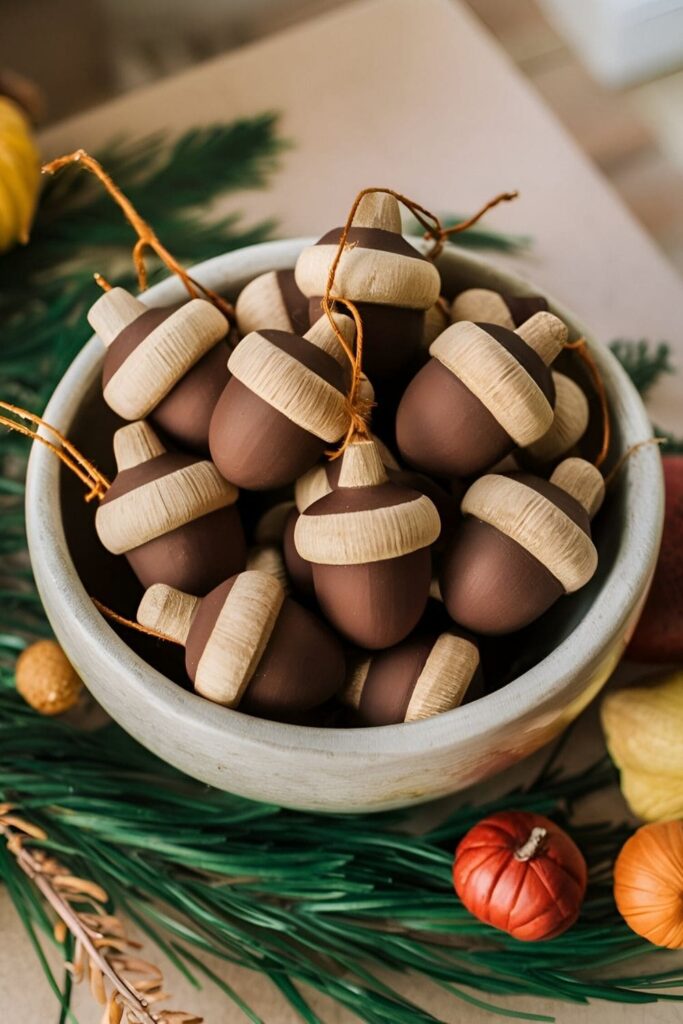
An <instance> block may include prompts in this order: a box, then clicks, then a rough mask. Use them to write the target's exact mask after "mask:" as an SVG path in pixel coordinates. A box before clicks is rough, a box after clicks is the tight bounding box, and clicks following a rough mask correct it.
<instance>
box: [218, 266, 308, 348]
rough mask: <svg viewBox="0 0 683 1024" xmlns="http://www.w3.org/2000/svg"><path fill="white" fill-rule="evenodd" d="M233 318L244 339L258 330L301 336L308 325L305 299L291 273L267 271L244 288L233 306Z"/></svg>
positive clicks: (306, 301)
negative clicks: (264, 329) (288, 332)
mask: <svg viewBox="0 0 683 1024" xmlns="http://www.w3.org/2000/svg"><path fill="white" fill-rule="evenodd" d="M235 317H236V319H237V327H238V329H239V332H240V334H241V335H243V336H244V335H245V334H251V332H252V331H259V330H260V329H261V328H266V329H268V328H270V329H271V330H276V331H290V332H292V333H294V334H299V335H301V334H305V333H306V331H307V330H308V328H309V327H310V326H311V325H310V321H309V318H308V298H307V297H306V296H305V295H304V294H303V292H302V291H301V290H300V289H299V286H298V285H297V283H296V281H295V279H294V271H293V270H270V271H268V273H267V274H260V275H259V276H258V277H255V278H254V280H253V281H250V282H249V284H247V285H245V286H244V288H243V289H242V291H241V292H240V293H239V295H238V297H237V302H236V303H235Z"/></svg>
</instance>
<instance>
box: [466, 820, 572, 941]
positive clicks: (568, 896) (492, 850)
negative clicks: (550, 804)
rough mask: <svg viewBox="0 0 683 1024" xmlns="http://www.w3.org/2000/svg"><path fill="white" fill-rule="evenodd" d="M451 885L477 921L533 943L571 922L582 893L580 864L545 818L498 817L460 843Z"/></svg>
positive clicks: (565, 838)
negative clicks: (452, 884)
mask: <svg viewBox="0 0 683 1024" xmlns="http://www.w3.org/2000/svg"><path fill="white" fill-rule="evenodd" d="M453 883H454V885H455V891H456V892H457V894H458V896H459V897H460V899H461V900H462V902H463V903H464V905H465V906H466V907H467V909H468V910H469V911H470V913H472V914H474V916H475V917H478V918H479V920H480V921H484V922H485V923H486V924H490V925H493V927H494V928H500V929H501V931H504V932H508V933H509V934H510V935H514V937H515V938H516V939H522V940H523V941H525V942H534V941H539V940H541V939H552V938H554V937H555V936H556V935H560V934H561V933H562V932H564V931H566V930H567V928H569V927H570V926H571V925H573V924H574V922H575V921H576V919H577V917H578V916H579V911H580V910H581V904H582V903H583V897H584V895H585V892H586V862H585V860H584V859H583V856H582V854H581V851H580V850H579V849H578V847H577V846H576V844H575V843H574V842H573V841H572V840H571V839H570V838H569V836H568V835H567V833H566V832H563V831H562V829H561V828H560V827H559V826H558V825H555V824H554V823H553V822H552V821H549V820H548V818H544V817H542V815H540V814H531V813H530V812H528V811H501V812H500V813H499V814H492V815H491V816H490V817H488V818H484V819H483V821H480V822H479V824H478V825H475V826H474V828H471V829H470V831H469V832H468V833H467V835H466V836H465V837H464V838H463V839H462V840H461V842H460V844H459V845H458V848H457V850H456V851H455V860H454V862H453Z"/></svg>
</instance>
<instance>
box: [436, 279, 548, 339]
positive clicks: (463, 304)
mask: <svg viewBox="0 0 683 1024" xmlns="http://www.w3.org/2000/svg"><path fill="white" fill-rule="evenodd" d="M547 309H548V303H547V302H546V300H545V299H544V298H543V296H542V295H507V294H504V293H503V292H494V291H492V290H491V289H490V288H468V289H467V290H466V291H464V292H460V294H459V295H456V297H455V298H454V299H453V302H452V304H451V320H452V321H453V323H458V321H460V320H470V321H471V322H472V323H475V324H479V323H484V324H498V325H499V326H500V327H507V328H508V329H509V330H511V331H513V330H514V329H515V327H520V326H521V325H522V324H523V323H524V322H525V321H526V320H528V319H529V318H530V317H532V316H533V315H534V313H540V312H542V311H545V310H547Z"/></svg>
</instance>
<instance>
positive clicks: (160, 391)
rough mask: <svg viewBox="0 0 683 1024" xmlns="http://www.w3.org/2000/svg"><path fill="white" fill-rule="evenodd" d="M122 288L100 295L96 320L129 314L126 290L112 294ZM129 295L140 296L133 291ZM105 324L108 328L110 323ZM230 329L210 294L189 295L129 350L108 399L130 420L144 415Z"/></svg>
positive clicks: (108, 386)
mask: <svg viewBox="0 0 683 1024" xmlns="http://www.w3.org/2000/svg"><path fill="white" fill-rule="evenodd" d="M122 291H123V289H114V288H112V290H111V291H109V292H105V293H104V295H102V296H101V297H100V298H99V299H98V301H97V302H96V303H95V306H94V307H93V309H91V311H90V314H89V318H90V321H91V323H93V320H96V321H99V322H100V323H107V324H109V325H110V326H111V324H112V322H113V320H114V319H115V318H116V317H119V319H122V318H125V312H126V311H125V310H124V311H123V312H121V307H122V297H121V295H120V294H119V295H117V296H115V297H114V299H112V298H111V296H113V295H114V292H122ZM124 294H126V293H124ZM128 300H132V302H133V303H136V302H137V299H133V297H132V296H128ZM128 300H126V302H128ZM107 304H108V305H107ZM139 305H141V304H139ZM96 307H97V311H96ZM128 308H130V309H132V307H129V306H127V307H126V309H128ZM95 311H96V316H95V317H93V313H95ZM143 312H146V309H145V307H143ZM133 319H135V318H133ZM129 322H131V321H129ZM123 326H127V325H125V324H124V325H123ZM102 329H103V330H105V333H106V330H109V329H110V328H109V327H107V328H106V329H105V328H102ZM111 330H113V327H112V328H111ZM227 332H228V321H227V320H226V318H225V317H224V316H223V314H222V313H221V312H220V311H219V310H218V309H216V307H215V306H213V305H212V304H211V303H210V302H207V301H206V300H205V299H190V301H189V302H186V303H185V304H184V305H182V306H180V307H179V308H178V309H176V310H174V312H172V313H170V314H169V316H168V317H166V319H165V320H163V321H162V322H161V323H160V324H158V326H157V327H154V328H153V329H152V330H151V331H150V332H149V334H148V335H147V336H146V337H145V338H143V340H142V341H141V342H140V344H139V345H137V346H136V347H135V348H134V349H133V351H132V352H131V353H130V354H129V355H128V356H127V358H126V359H125V360H124V361H123V363H122V364H121V365H120V366H119V368H118V369H117V370H116V372H115V373H114V374H113V375H112V376H111V377H110V379H109V380H108V382H107V384H106V386H105V388H104V400H105V402H106V403H107V405H108V406H109V407H110V408H111V409H113V410H114V412H116V413H118V415H119V416H121V417H123V419H125V420H138V419H144V418H145V416H148V415H149V413H150V412H151V411H152V410H153V409H154V408H155V407H156V406H157V405H158V404H159V402H160V401H161V400H162V398H165V397H166V395H167V394H168V393H169V392H170V391H171V390H172V388H174V387H175V385H176V384H177V383H178V381H179V380H180V379H181V378H182V377H184V376H185V374H186V373H187V371H188V370H190V369H191V368H192V367H193V366H194V364H195V363H197V362H198V361H199V360H200V359H201V357H202V356H203V355H205V354H206V353H207V352H208V351H209V349H211V348H213V346H214V345H216V344H217V343H218V342H219V341H220V340H221V339H222V338H224V337H225V335H226V334H227ZM98 333H99V331H98ZM119 333H120V332H119ZM115 337H116V335H113V336H112V338H111V341H113V340H114V339H115Z"/></svg>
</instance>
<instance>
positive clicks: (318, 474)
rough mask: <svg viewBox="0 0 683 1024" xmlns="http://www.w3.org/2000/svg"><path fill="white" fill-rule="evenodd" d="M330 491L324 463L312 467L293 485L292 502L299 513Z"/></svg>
mask: <svg viewBox="0 0 683 1024" xmlns="http://www.w3.org/2000/svg"><path fill="white" fill-rule="evenodd" d="M331 490H332V488H331V486H330V482H329V480H328V477H327V470H326V468H325V464H324V463H318V465H317V466H312V467H311V469H309V470H308V472H306V473H304V474H303V476H300V477H299V478H298V479H297V481H296V483H295V484H294V501H295V504H296V507H297V509H298V510H299V512H304V511H305V510H306V509H307V508H308V506H309V505H312V504H313V502H314V501H317V500H318V498H324V497H325V495H326V494H329V493H330V491H331Z"/></svg>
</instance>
